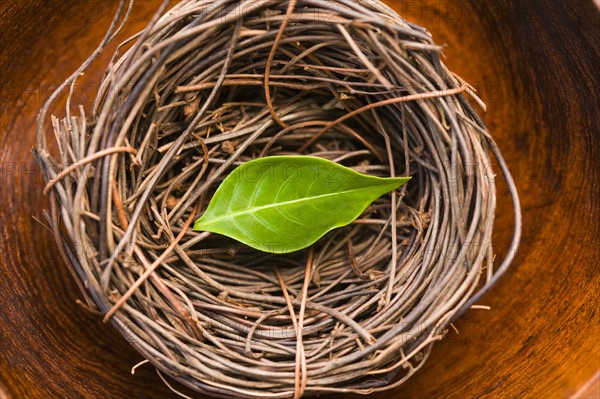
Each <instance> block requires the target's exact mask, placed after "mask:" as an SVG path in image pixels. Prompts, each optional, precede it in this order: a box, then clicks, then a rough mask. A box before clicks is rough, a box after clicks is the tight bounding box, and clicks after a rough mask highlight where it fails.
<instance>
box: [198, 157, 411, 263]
mask: <svg viewBox="0 0 600 399" xmlns="http://www.w3.org/2000/svg"><path fill="white" fill-rule="evenodd" d="M409 179H410V177H395V178H380V177H374V176H367V175H363V174H360V173H358V172H356V171H354V170H352V169H348V168H346V167H344V166H341V165H338V164H336V163H334V162H330V161H327V160H325V159H322V158H316V157H310V156H273V157H265V158H259V159H255V160H253V161H249V162H246V163H244V164H243V165H241V166H239V167H238V168H236V169H235V170H234V171H233V172H231V174H230V175H229V176H227V178H225V180H224V181H223V182H222V183H221V185H220V186H219V188H218V189H217V191H216V193H215V195H214V196H213V198H212V200H211V201H210V204H209V205H208V208H207V209H206V212H204V214H203V215H202V217H200V219H198V220H197V221H196V223H195V224H194V230H198V231H211V232H213V233H219V234H223V235H226V236H228V237H231V238H233V239H236V240H238V241H240V242H242V243H244V244H246V245H249V246H250V247H252V248H255V249H258V250H260V251H264V252H271V253H279V254H282V253H288V252H294V251H297V250H300V249H303V248H306V247H308V246H310V245H311V244H313V243H314V242H316V241H317V240H318V239H319V238H321V237H323V236H324V235H325V234H326V233H327V232H329V231H330V230H332V229H335V228H337V227H342V226H346V225H348V224H350V223H352V221H354V220H355V219H356V218H357V217H359V216H360V214H361V213H363V212H364V210H365V209H366V208H367V207H368V206H369V204H371V202H373V201H374V200H375V199H377V198H378V197H380V196H382V195H383V194H385V193H388V192H390V191H393V190H395V189H396V188H398V187H400V186H401V185H402V184H404V183H406V182H407V181H408V180H409Z"/></svg>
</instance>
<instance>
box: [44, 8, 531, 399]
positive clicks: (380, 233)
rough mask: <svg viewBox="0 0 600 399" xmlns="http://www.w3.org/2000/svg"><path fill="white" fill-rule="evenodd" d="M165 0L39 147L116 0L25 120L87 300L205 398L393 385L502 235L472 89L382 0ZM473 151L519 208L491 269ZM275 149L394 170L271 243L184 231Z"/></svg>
mask: <svg viewBox="0 0 600 399" xmlns="http://www.w3.org/2000/svg"><path fill="white" fill-rule="evenodd" d="M129 7H131V5H129ZM165 9H166V4H164V5H163V6H162V7H161V8H160V9H159V11H158V12H157V14H156V16H155V17H154V18H153V20H152V21H151V22H150V23H149V25H148V27H147V28H146V29H145V30H144V31H143V32H142V33H141V34H140V35H139V36H137V37H134V38H133V39H131V40H128V41H127V42H126V43H125V44H123V46H122V47H121V49H122V54H121V55H118V54H117V55H115V57H113V61H112V62H111V64H110V65H109V67H108V68H107V72H106V74H105V76H104V78H103V80H102V82H101V85H100V90H99V93H98V95H97V98H96V101H95V103H94V106H93V109H91V112H88V115H89V116H86V114H85V113H84V112H83V109H82V108H80V110H81V111H80V115H79V116H74V115H71V111H70V109H69V107H67V117H66V118H65V119H63V120H58V119H53V130H54V135H53V136H48V137H47V135H46V131H45V129H44V123H43V122H44V120H45V115H46V113H47V110H48V109H49V106H50V104H51V103H52V101H54V99H55V98H57V97H58V96H59V95H60V94H61V92H62V91H63V90H65V89H66V88H67V87H69V86H70V85H74V82H75V79H77V77H78V76H79V72H81V71H83V70H84V69H85V68H87V67H88V66H89V64H90V63H91V61H92V60H93V59H94V58H95V57H96V56H97V54H99V53H100V52H101V51H102V50H103V49H104V47H105V46H106V44H107V43H108V42H109V41H110V40H111V39H112V38H113V37H114V36H115V35H116V34H117V33H118V31H119V30H120V27H121V26H122V23H123V21H124V15H125V14H127V13H128V9H127V7H126V5H125V4H124V2H121V4H120V7H119V10H118V12H117V14H116V16H115V20H114V21H113V24H112V26H111V28H110V29H109V31H108V33H107V35H106V37H105V39H104V40H103V42H102V44H101V45H100V47H99V48H98V50H97V51H96V52H95V53H94V55H93V56H92V57H91V58H90V59H89V60H88V61H86V63H85V64H84V65H83V66H82V68H80V70H79V71H77V72H76V73H75V74H74V75H73V76H72V77H71V78H70V79H69V80H67V81H66V82H65V84H64V85H63V86H62V87H61V88H60V89H59V91H57V93H55V95H53V96H52V98H51V99H50V101H49V102H48V104H47V105H46V106H45V107H44V109H43V110H42V113H41V115H40V123H39V130H38V147H37V149H36V151H35V156H36V158H37V159H38V162H39V163H40V165H41V167H42V170H43V173H44V176H45V177H46V180H47V181H48V182H49V185H48V187H47V189H48V191H49V192H50V198H51V204H52V212H51V221H52V225H53V228H54V232H55V236H56V239H57V240H58V241H59V242H60V244H61V250H62V253H63V255H64V256H65V258H66V260H67V263H68V264H70V265H71V266H72V268H73V269H74V272H75V273H76V275H77V276H78V279H79V280H81V281H80V282H82V283H83V285H84V286H85V287H86V288H87V293H86V295H87V296H88V302H89V303H90V304H92V303H93V304H95V305H96V306H97V307H98V308H99V309H100V311H102V312H103V313H104V314H106V315H107V317H106V318H107V319H111V320H112V322H113V323H114V325H115V326H116V327H117V328H118V329H119V330H120V331H121V332H122V333H123V335H124V336H125V337H126V338H127V339H128V340H129V341H130V342H131V344H132V345H133V346H134V347H135V348H136V349H137V350H138V351H139V352H140V353H141V354H143V355H144V356H145V357H146V358H147V359H148V360H150V362H151V363H153V364H154V365H155V366H156V367H157V368H158V369H159V370H161V371H162V372H165V373H166V374H168V375H170V376H171V377H172V378H174V379H176V380H178V381H179V382H181V383H183V384H185V385H187V386H188V387H191V388H193V389H195V390H197V391H200V392H205V393H210V394H212V395H215V396H224V397H232V396H235V397H241V398H288V397H295V398H299V397H301V396H303V395H306V396H309V395H316V394H322V393H329V392H355V393H363V394H364V393H370V392H377V391H382V390H386V389H391V388H393V387H395V386H398V385H400V384H402V383H403V382H404V381H406V380H407V379H408V378H409V377H410V376H411V375H412V374H414V373H415V371H416V370H418V369H419V368H420V367H421V366H422V365H423V364H424V362H425V360H426V359H427V357H428V355H429V353H430V350H431V344H432V343H433V342H434V341H436V340H439V339H441V338H442V337H443V336H444V334H445V332H446V329H447V327H448V326H449V323H450V322H451V321H452V320H454V319H455V318H456V317H458V316H459V315H460V314H462V313H463V312H464V311H465V310H467V309H468V308H470V306H471V305H472V304H473V302H475V301H476V300H477V299H478V298H479V297H480V296H481V295H483V293H485V292H486V291H487V290H489V288H490V287H491V286H492V285H493V283H494V282H495V281H496V280H497V278H498V277H499V276H500V275H501V274H502V273H503V272H504V271H505V270H506V268H507V267H508V265H509V264H510V262H511V260H512V258H513V257H514V252H515V250H516V245H514V244H516V243H518V241H519V237H520V224H521V219H520V209H519V203H518V197H517V195H516V190H515V187H514V183H513V181H512V178H511V176H510V173H509V172H508V169H507V168H506V164H505V162H504V160H503V159H502V157H501V155H500V153H499V151H498V148H497V146H496V144H495V143H494V141H493V139H492V137H491V136H490V134H489V133H488V132H487V130H486V128H485V126H484V125H483V123H482V121H481V120H480V118H479V117H478V116H477V114H476V113H475V111H474V110H473V108H472V107H471V105H470V103H469V101H468V99H467V97H466V95H467V94H468V95H470V96H471V97H472V98H474V99H475V100H476V101H479V100H478V99H477V98H476V97H475V96H474V94H473V92H472V89H471V88H470V86H468V85H467V84H466V83H464V82H463V81H462V80H460V79H459V78H458V77H456V76H454V75H453V74H452V73H450V72H449V71H448V70H447V68H446V67H445V66H444V64H443V63H442V62H441V61H440V51H441V48H440V47H439V46H437V45H436V44H435V43H434V42H433V40H432V38H431V36H430V34H429V33H428V32H427V31H426V30H425V29H423V28H421V27H419V26H416V25H414V24H411V23H408V22H406V21H404V20H403V19H402V18H400V17H399V16H398V15H397V14H395V13H394V12H393V11H392V10H391V9H389V8H388V7H387V6H385V5H383V4H382V3H380V2H379V1H373V0H370V1H361V2H355V1H352V0H335V1H332V0H328V1H323V0H318V1H317V0H298V1H290V2H286V1H267V0H248V1H242V2H238V1H232V0H217V1H212V0H211V1H208V0H184V1H181V2H180V3H178V4H176V5H175V6H174V7H173V8H172V9H171V10H169V11H168V12H167V13H165ZM125 49H126V50H125ZM68 104H70V101H69V102H68ZM50 137H52V140H55V141H56V143H55V144H56V145H57V147H58V154H55V155H52V154H50V150H49V144H48V140H49V139H50ZM490 153H491V154H492V155H493V156H494V157H495V162H497V163H498V165H499V166H500V169H501V172H502V173H503V175H504V179H505V180H506V181H507V183H508V187H509V189H510V192H511V194H512V196H513V205H514V208H515V215H516V217H515V221H516V223H515V236H514V243H513V247H512V248H511V249H512V250H511V252H510V253H509V254H508V256H507V257H506V259H504V260H503V261H502V262H501V263H500V265H499V266H498V267H497V268H496V269H495V268H494V263H495V262H494V252H493V249H492V245H491V240H492V229H493V222H494V211H495V208H496V195H495V194H496V189H495V181H494V174H493V171H492V169H491V164H492V158H491V156H490ZM285 154H305V155H314V156H318V157H323V158H326V159H329V160H332V161H335V162H339V163H341V164H344V165H346V166H349V167H352V168H354V169H356V170H357V171H360V172H362V173H368V174H372V175H377V176H407V175H411V176H413V179H412V180H411V182H410V183H409V184H408V185H407V186H404V187H403V188H402V189H401V191H399V192H397V193H394V194H392V195H387V196H384V197H382V198H381V199H379V200H377V201H376V202H375V203H373V204H372V205H371V206H370V207H369V208H368V209H367V210H366V212H365V213H364V214H363V215H362V216H361V217H360V218H359V219H358V220H357V221H356V222H354V223H353V224H351V225H349V226H348V227H346V228H342V229H338V230H336V231H334V232H332V233H330V234H328V235H327V236H326V237H324V238H323V239H322V240H321V241H319V242H318V243H317V244H316V245H314V246H313V247H312V248H310V249H309V250H305V251H299V252H296V253H292V254H288V255H273V254H266V253H260V252H256V251H254V250H252V249H250V248H247V247H244V246H243V245H241V244H238V243H236V242H234V241H232V240H230V239H228V238H226V237H222V236H218V235H214V234H210V233H198V232H194V231H192V230H190V228H189V226H190V223H191V222H192V221H193V220H195V219H196V218H197V217H199V215H200V214H201V213H202V211H203V210H204V209H205V208H206V206H207V204H208V201H209V200H210V198H211V196H212V194H213V193H214V191H215V189H216V188H217V186H218V185H219V183H220V182H221V181H222V180H223V178H224V177H225V176H226V175H227V174H228V173H229V172H230V171H231V170H232V169H233V168H234V167H236V166H237V165H239V164H241V163H243V162H247V161H249V160H251V159H254V158H257V157H261V156H266V155H285ZM65 165H70V166H68V167H65Z"/></svg>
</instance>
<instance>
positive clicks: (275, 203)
mask: <svg viewBox="0 0 600 399" xmlns="http://www.w3.org/2000/svg"><path fill="white" fill-rule="evenodd" d="M401 181H402V178H398V181H396V182H394V183H401ZM383 186H385V185H383V184H382V185H381V186H378V187H383ZM373 188H374V186H370V187H362V188H358V189H353V190H344V191H338V192H335V193H329V194H321V195H317V196H313V197H304V198H299V199H295V200H290V201H284V202H274V203H272V204H268V205H261V206H257V207H254V208H250V209H246V210H243V211H239V212H235V213H232V214H229V215H225V216H219V217H216V218H214V219H213V220H212V221H210V222H209V223H206V224H203V226H210V225H211V224H215V223H218V222H220V221H222V220H225V219H228V220H231V219H234V218H236V217H238V216H242V215H248V214H250V213H256V212H259V211H262V210H265V209H271V208H279V207H282V206H286V205H293V204H299V203H302V202H305V201H314V200H319V199H322V198H327V197H333V196H338V195H343V194H350V193H357V192H360V191H366V190H373Z"/></svg>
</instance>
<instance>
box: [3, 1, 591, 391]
mask: <svg viewBox="0 0 600 399" xmlns="http://www.w3.org/2000/svg"><path fill="white" fill-rule="evenodd" d="M390 4H391V5H392V6H394V7H395V8H396V9H397V10H398V11H399V13H400V14H401V15H403V16H404V17H405V18H407V19H409V20H411V21H413V22H416V23H419V24H421V25H424V26H426V27H427V28H428V29H429V30H430V31H431V32H432V33H433V35H434V38H435V39H436V41H437V42H438V43H442V44H444V43H445V44H447V45H448V47H447V49H446V54H447V56H448V58H447V60H446V62H447V64H448V65H449V66H450V68H451V69H453V70H454V71H455V72H457V73H458V74H459V75H461V76H462V77H463V78H465V79H466V80H467V81H469V82H471V83H472V84H473V85H474V86H475V87H476V88H477V89H478V90H479V92H480V95H481V96H482V98H483V99H484V100H485V101H486V102H487V105H488V112H487V113H486V114H485V115H484V118H485V120H486V122H487V123H488V125H489V127H490V130H491V131H492V133H493V134H494V136H495V137H496V139H497V141H498V143H499V145H500V148H501V150H502V151H503V154H504V155H505V158H507V160H508V161H509V164H510V166H511V168H512V171H513V173H514V175H515V180H516V182H517V185H518V188H519V191H520V195H521V200H522V204H523V211H524V237H523V240H522V242H521V245H520V250H519V255H518V257H517V260H516V262H515V263H514V265H513V267H512V268H511V269H510V271H509V272H508V274H507V275H505V277H503V279H502V280H501V282H500V284H499V285H498V286H496V287H495V288H494V289H493V290H492V292H490V293H489V294H488V295H487V296H486V297H484V299H483V300H482V301H481V304H484V305H489V306H491V310H490V311H484V310H471V311H470V312H468V313H467V314H466V315H465V316H463V317H462V318H461V319H460V320H459V322H458V323H456V328H457V330H458V331H459V333H458V334H457V333H456V332H452V331H451V332H450V333H449V334H448V336H447V338H446V339H445V340H444V341H442V342H441V343H439V344H437V345H436V346H435V348H434V350H433V353H432V356H431V357H430V359H429V361H428V364H426V365H425V367H424V368H423V369H422V370H421V371H420V372H418V373H417V375H415V377H414V378H412V379H411V380H409V382H408V383H407V384H406V385H404V386H403V387H401V388H399V389H397V390H395V391H392V392H389V393H383V394H378V395H374V396H373V397H374V398H414V399H419V398H435V397H440V398H442V397H443V398H475V397H477V398H482V397H486V398H487V397H489V398H509V397H510V398H549V397H552V398H555V397H556V398H558V397H599V396H600V395H599V394H598V385H597V380H598V368H599V362H598V359H599V358H600V348H599V339H598V337H599V336H600V327H599V326H600V322H599V321H600V320H599V314H598V303H599V292H600V291H599V290H598V287H599V286H600V272H599V264H600V261H599V257H600V251H599V248H600V240H599V239H600V222H599V220H600V212H599V208H600V190H599V189H598V187H599V186H600V142H599V140H600V127H599V126H600V123H599V118H598V115H599V112H600V108H599V104H600V94H599V90H598V88H600V74H599V73H598V68H599V67H600V11H599V10H598V8H597V6H596V5H594V2H592V0H589V1H577V2H550V1H536V2H533V1H516V0H515V1H509V0H501V1H500V0H498V1H494V2H478V1H473V2H455V1H454V0H430V1H414V0H412V1H408V2H407V1H390ZM157 6H158V1H154V0H153V1H150V0H145V1H139V2H137V3H136V5H135V8H134V10H133V13H132V17H131V19H130V22H128V23H127V24H126V26H125V29H124V34H126V35H128V34H131V33H133V32H136V31H138V30H140V29H142V28H143V27H144V25H145V21H147V20H148V18H149V17H150V16H151V14H152V12H153V10H155V9H156V7H157ZM115 7H116V5H115V1H89V2H82V1H75V0H71V1H59V0H53V1H46V2H39V1H33V2H23V1H18V0H4V1H2V2H0V178H1V181H0V183H1V190H0V251H1V253H0V262H1V272H2V278H1V279H0V298H1V305H2V306H1V308H0V331H1V332H2V334H1V335H0V398H2V399H4V398H15V399H17V398H30V399H36V398H40V399H42V398H43V399H47V398H66V399H68V398H94V399H96V398H105V399H110V398H149V399H152V398H167V397H169V398H170V397H173V393H172V392H171V391H169V390H168V388H167V387H165V385H164V384H163V383H162V382H161V381H160V379H159V378H158V376H157V375H156V374H155V372H154V370H153V368H152V367H150V366H141V367H140V368H139V369H138V370H137V372H136V374H135V375H134V376H132V375H131V374H130V370H131V367H132V366H133V365H135V364H136V363H138V362H140V361H141V360H142V358H141V357H140V356H139V355H138V354H137V353H136V352H135V351H134V350H133V349H131V348H130V347H129V345H128V344H127V343H126V342H125V340H124V339H123V338H122V337H121V336H120V335H119V334H118V333H117V332H116V331H115V330H114V329H113V328H112V327H111V326H110V325H103V324H102V323H101V322H100V319H101V318H100V317H99V316H98V315H94V314H92V313H90V312H88V311H86V310H85V309H84V308H83V307H81V306H79V305H78V304H77V303H76V300H77V299H78V298H80V294H79V292H78V289H77V286H76V284H75V282H74V280H73V279H72V277H71V276H70V274H69V271H68V269H67V267H66V266H65V264H64V263H63V261H62V260H61V258H60V256H59V254H58V251H57V246H56V244H55V243H54V240H53V238H52V235H51V234H50V232H49V231H48V230H47V229H45V228H44V223H45V222H44V216H43V209H44V208H46V207H47V206H48V202H47V199H46V198H44V197H43V195H42V188H43V186H44V182H43V180H42V178H41V176H40V175H39V173H38V169H37V166H36V165H35V163H34V162H33V159H32V157H31V155H30V149H31V147H32V146H33V145H34V133H35V127H36V118H37V113H38V110H39V108H40V106H41V105H42V103H43V102H44V100H45V99H46V98H48V96H49V95H50V94H51V93H52V90H53V89H54V88H55V87H56V86H57V85H58V84H60V83H61V82H62V81H63V80H64V79H65V78H66V77H67V76H68V75H69V74H71V73H72V71H74V70H75V69H76V67H77V66H79V64H80V63H81V62H82V61H83V60H84V59H85V58H87V56H88V55H89V53H90V52H91V51H92V50H93V48H94V47H95V45H96V44H97V43H98V41H99V40H100V39H101V37H102V35H103V33H104V30H105V29H106V27H107V25H108V23H109V21H110V19H111V18H112V14H113V12H114V10H115ZM113 48H114V46H113ZM111 52H112V49H111V50H109V51H108V52H107V53H106V54H104V55H103V56H102V57H101V59H100V60H99V61H98V62H97V63H95V64H94V65H96V66H97V67H96V68H94V67H92V68H91V72H90V73H91V76H88V79H90V78H91V79H90V80H91V81H99V79H100V76H101V73H102V72H103V68H102V65H103V63H105V62H106V61H107V59H108V57H109V56H110V54H111ZM96 88H97V87H95V86H94V85H93V84H87V85H79V86H77V87H76V89H75V103H83V104H84V105H86V106H89V104H90V102H91V100H92V99H93V95H94V93H95V90H96ZM62 105H63V104H60V103H59V104H57V108H56V111H57V112H58V113H61V114H62V111H60V108H59V107H61V106H62ZM498 184H499V190H500V192H499V198H498V201H499V207H498V208H499V209H498V214H497V223H496V230H495V240H496V242H497V243H498V246H497V248H498V252H499V253H502V252H503V251H506V250H508V248H507V245H506V244H501V243H506V242H509V239H510V233H511V223H512V214H511V212H510V211H509V209H510V203H509V198H508V194H507V191H506V189H505V187H504V186H503V184H502V182H498ZM594 382H595V385H594ZM182 390H183V389H182ZM183 391H185V390H183ZM192 395H193V394H192ZM586 395H587V396H586ZM594 395H596V396H594ZM193 397H199V396H198V395H194V396H193Z"/></svg>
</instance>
